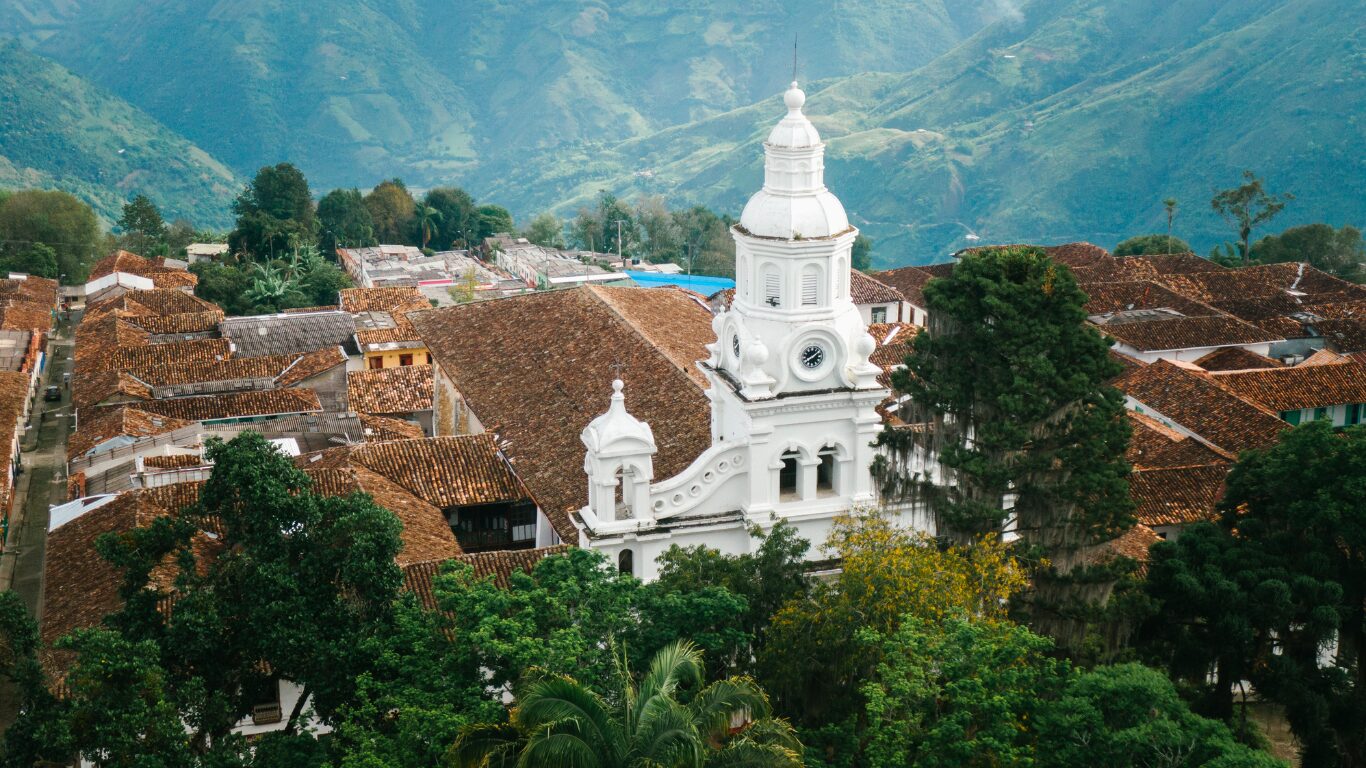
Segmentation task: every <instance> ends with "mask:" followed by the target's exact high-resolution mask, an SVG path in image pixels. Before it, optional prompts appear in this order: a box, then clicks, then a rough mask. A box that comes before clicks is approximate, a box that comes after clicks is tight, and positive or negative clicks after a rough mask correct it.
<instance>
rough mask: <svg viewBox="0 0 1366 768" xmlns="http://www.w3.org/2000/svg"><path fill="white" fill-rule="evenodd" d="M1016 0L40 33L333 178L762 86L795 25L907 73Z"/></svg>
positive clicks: (437, 5) (808, 69)
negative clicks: (1010, 0)
mask: <svg viewBox="0 0 1366 768" xmlns="http://www.w3.org/2000/svg"><path fill="white" fill-rule="evenodd" d="M0 1H4V0H0ZM8 1H9V2H18V1H20V0H8ZM22 1H24V2H31V3H41V2H47V3H52V4H55V3H57V2H58V0H22ZM1003 3H1004V0H897V1H896V2H892V1H890V0H838V1H837V0H756V1H755V2H748V3H736V2H735V1H734V0H684V2H680V3H658V2H651V1H649V0H590V1H589V2H584V3H565V2H562V1H559V0H521V1H519V2H515V3H512V2H498V1H497V0H482V1H481V2H471V3H463V4H460V5H459V6H458V7H453V6H452V5H451V4H450V3H449V2H443V1H442V0H403V2H397V1H396V0H388V1H387V2H386V1H384V0H316V1H315V2H310V3H299V2H293V1H292V0H234V2H231V3H225V2H221V1H220V0H104V2H101V3H98V4H93V3H92V4H88V5H87V6H86V7H84V8H83V9H82V10H81V12H80V13H77V14H75V15H74V17H72V18H71V20H70V21H69V22H68V23H67V24H66V25H65V26H63V27H62V28H61V29H60V30H59V31H58V32H56V33H55V34H53V35H51V36H50V37H48V38H47V39H46V40H45V41H44V42H43V43H42V44H41V47H40V50H41V51H42V52H44V53H45V54H47V55H50V56H52V57H53V58H55V59H57V60H58V61H61V62H62V63H63V64H64V65H66V66H68V67H69V68H71V69H72V70H73V71H76V72H78V73H80V74H81V75H83V76H85V77H87V78H89V79H91V80H92V81H93V82H95V83H97V84H99V85H101V86H103V87H105V88H108V89H110V90H112V91H113V92H115V93H117V94H119V95H120V96H122V97H123V98H125V99H127V100H128V101H130V102H132V103H134V104H137V105H138V106H139V107H141V108H142V109H145V110H146V111H148V112H149V113H150V114H152V115H153V116H155V117H156V118H157V119H158V120H160V121H162V122H163V123H165V124H166V125H168V126H169V127H171V128H172V129H173V130H176V131H178V132H180V133H182V134H184V135H185V136H187V137H189V138H190V139H192V140H193V141H195V142H196V143H197V144H199V145H200V146H202V147H204V148H205V149H206V150H207V151H209V152H210V153H212V154H213V155H214V156H215V157H218V158H221V159H222V160H223V161H224V162H226V163H228V164H229V165H230V166H232V167H233V168H234V169H236V170H237V171H238V172H239V173H250V172H252V171H254V170H255V169H256V168H257V167H259V166H261V165H264V164H267V163H274V162H278V161H280V160H290V161H293V162H295V163H297V164H299V165H300V167H301V168H302V169H303V170H304V171H305V173H306V174H307V175H308V177H309V179H310V180H311V181H313V182H314V186H316V187H329V186H338V185H346V186H351V185H357V184H359V185H365V184H368V183H373V182H374V181H377V180H378V179H380V178H383V177H389V176H401V177H403V178H404V179H405V181H407V182H408V183H409V184H411V185H414V186H418V187H422V186H427V185H432V184H436V183H449V182H452V181H455V182H460V181H464V182H466V183H470V184H471V185H472V186H475V187H478V186H479V185H480V183H481V180H482V179H486V178H489V176H488V174H487V173H485V172H484V171H483V170H482V169H483V168H484V167H485V166H493V167H502V165H501V164H502V163H509V164H515V162H516V161H517V159H518V158H524V157H526V156H528V155H530V154H532V153H535V152H538V151H545V150H550V149H553V148H556V147H560V146H566V145H601V144H604V143H609V142H618V141H622V140H627V139H632V138H636V137H640V136H645V135H649V134H652V133H654V132H656V131H659V130H661V129H664V128H667V127H669V126H672V125H677V124H680V123H688V122H692V121H696V120H702V119H705V118H707V117H710V116H713V115H717V114H721V113H724V112H726V111H729V110H732V109H735V108H737V107H741V106H743V105H746V104H749V103H752V102H754V101H755V100H757V99H760V98H763V97H764V96H766V95H768V94H769V93H772V92H774V91H775V90H777V89H779V88H781V86H782V85H783V84H784V83H785V82H786V81H787V79H789V77H790V69H791V57H792V48H791V46H792V40H793V37H794V35H795V36H796V38H797V40H798V44H799V47H800V50H799V56H800V60H801V61H802V62H803V63H802V70H803V72H805V73H806V74H808V75H811V76H817V77H836V76H846V75H850V74H854V73H857V72H863V71H868V70H890V71H906V70H909V69H912V68H914V67H916V66H920V65H922V64H925V63H927V62H929V61H930V60H931V59H933V58H934V57H935V56H937V55H938V54H940V53H942V52H944V51H946V50H948V49H949V48H951V47H952V46H953V45H955V44H957V43H958V42H959V41H961V40H963V39H964V38H965V37H967V36H968V35H970V34H972V33H973V32H975V31H976V30H978V29H980V28H981V27H982V26H983V25H984V24H986V23H989V22H990V21H992V20H993V19H995V18H998V17H1000V16H1001V14H1003V13H1008V12H1009V8H1008V6H1006V5H1004V4H1003ZM513 202H514V204H515V203H516V201H513Z"/></svg>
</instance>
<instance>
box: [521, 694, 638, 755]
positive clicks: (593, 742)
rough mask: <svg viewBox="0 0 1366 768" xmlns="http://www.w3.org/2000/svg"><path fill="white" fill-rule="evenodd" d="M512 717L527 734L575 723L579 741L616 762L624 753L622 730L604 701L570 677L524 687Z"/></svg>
mask: <svg viewBox="0 0 1366 768" xmlns="http://www.w3.org/2000/svg"><path fill="white" fill-rule="evenodd" d="M512 718H513V722H515V723H516V724H517V726H518V727H519V728H522V729H523V730H525V731H527V732H533V731H538V730H547V729H548V728H549V727H550V726H552V725H556V726H558V725H561V724H565V723H572V724H573V727H574V730H575V732H576V735H577V736H578V737H579V738H580V739H582V740H583V741H584V742H586V743H587V744H589V745H590V746H591V748H592V749H594V750H596V751H598V752H600V753H602V754H603V755H604V756H608V755H610V756H612V758H613V760H614V761H615V760H616V759H619V758H620V756H621V754H622V753H623V752H624V751H625V749H624V745H623V736H622V734H621V732H620V729H619V728H618V727H617V725H616V724H615V723H613V722H612V717H611V714H610V713H609V712H608V711H607V707H606V706H605V705H604V704H603V702H602V699H600V698H599V697H598V695H597V694H595V693H593V692H592V691H590V690H589V689H588V688H586V687H584V686H583V685H581V684H580V683H579V682H578V681H576V680H573V679H571V678H567V677H547V678H544V679H542V680H537V681H535V682H533V683H531V684H529V685H527V686H525V687H524V688H523V689H522V690H521V691H520V692H519V693H518V699H517V708H516V709H515V710H513V715H512Z"/></svg>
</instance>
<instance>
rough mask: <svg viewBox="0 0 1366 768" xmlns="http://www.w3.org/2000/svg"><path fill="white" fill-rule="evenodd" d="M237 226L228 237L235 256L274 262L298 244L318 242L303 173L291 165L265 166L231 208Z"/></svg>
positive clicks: (306, 181) (313, 215)
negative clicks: (243, 254) (244, 255)
mask: <svg viewBox="0 0 1366 768" xmlns="http://www.w3.org/2000/svg"><path fill="white" fill-rule="evenodd" d="M232 210H233V213H235V214H236V215H237V225H236V226H235V227H234V228H233V231H232V232H231V233H229V235H228V245H229V247H230V248H231V249H232V251H233V252H234V253H245V254H247V255H249V256H251V257H252V258H255V259H262V260H264V259H271V258H275V257H276V256H277V255H282V254H284V253H285V252H286V251H287V250H289V249H290V248H292V247H293V246H294V245H295V244H298V243H311V242H313V241H314V240H316V239H317V238H316V227H317V222H316V220H315V212H314V207H313V195H312V193H311V192H309V189H308V180H307V179H305V178H304V175H303V173H302V172H300V171H299V169H298V168H295V167H294V166H293V165H290V164H289V163H280V164H278V165H272V166H266V167H264V168H262V169H261V170H259V171H257V172H256V176H255V178H253V179H252V181H251V183H250V184H248V185H247V187H246V189H243V190H242V193H241V194H240V195H238V196H237V200H236V201H234V202H233V205H232Z"/></svg>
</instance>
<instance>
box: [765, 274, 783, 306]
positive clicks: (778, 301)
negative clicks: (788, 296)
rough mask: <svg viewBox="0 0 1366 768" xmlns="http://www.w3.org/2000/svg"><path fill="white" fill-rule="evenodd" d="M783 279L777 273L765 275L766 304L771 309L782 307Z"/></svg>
mask: <svg viewBox="0 0 1366 768" xmlns="http://www.w3.org/2000/svg"><path fill="white" fill-rule="evenodd" d="M781 286H782V278H780V277H779V276H778V273H777V272H771V271H770V272H765V273H764V303H765V304H767V305H769V306H770V307H777V306H782V303H783V296H782V288H781Z"/></svg>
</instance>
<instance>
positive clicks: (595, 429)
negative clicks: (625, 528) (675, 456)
mask: <svg viewBox="0 0 1366 768" xmlns="http://www.w3.org/2000/svg"><path fill="white" fill-rule="evenodd" d="M624 388H625V384H624V383H623V382H622V381H621V379H617V380H615V381H613V382H612V403H611V405H610V406H608V408H607V412H606V413H604V414H602V415H601V416H599V417H597V418H596V419H593V421H591V422H589V424H588V426H587V427H584V430H583V432H582V434H581V435H580V438H581V439H582V440H583V444H584V447H586V448H587V449H588V451H587V453H586V454H585V456H584V462H583V469H584V472H586V473H587V474H588V511H589V512H591V513H592V514H593V515H594V516H595V517H596V518H597V520H598V521H601V522H612V521H616V520H628V519H631V518H636V517H641V516H644V515H645V514H646V513H647V512H648V511H649V505H650V481H651V480H653V479H654V455H655V452H656V451H657V450H658V448H657V447H656V446H655V436H654V432H653V431H652V430H651V429H650V425H649V424H646V423H645V422H643V421H641V420H640V419H637V418H636V417H634V416H632V415H631V414H630V413H628V412H627V410H626V395H625V394H624V393H623V389H624Z"/></svg>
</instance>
